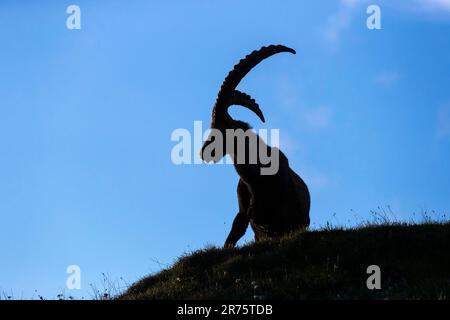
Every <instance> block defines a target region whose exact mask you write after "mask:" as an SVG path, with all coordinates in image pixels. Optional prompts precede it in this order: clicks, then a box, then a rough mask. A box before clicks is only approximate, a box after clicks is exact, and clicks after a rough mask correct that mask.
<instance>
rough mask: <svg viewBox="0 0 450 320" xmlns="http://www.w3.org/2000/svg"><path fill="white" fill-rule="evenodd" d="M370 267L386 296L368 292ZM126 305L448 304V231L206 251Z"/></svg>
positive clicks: (143, 285)
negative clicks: (153, 301)
mask: <svg viewBox="0 0 450 320" xmlns="http://www.w3.org/2000/svg"><path fill="white" fill-rule="evenodd" d="M369 265H378V266H379V267H380V268H381V289H380V290H368V289H367V286H366V281H367V278H368V277H369V276H370V274H367V273H366V270H367V267H368V266H369ZM119 298H120V299H449V298H450V224H449V223H445V224H431V223H430V224H421V225H406V224H405V225H403V224H397V225H379V226H367V227H362V228H356V229H349V230H343V229H330V230H322V231H312V232H305V233H298V234H293V235H290V236H287V237H285V238H283V239H279V240H272V241H265V242H260V243H251V244H249V245H246V246H243V247H241V248H236V249H219V248H206V249H204V250H200V251H197V252H194V253H192V254H190V255H186V256H183V257H181V258H180V259H179V260H178V261H177V262H176V263H175V264H174V265H173V266H172V267H170V268H168V269H165V270H163V271H161V272H159V273H157V274H155V275H151V276H149V277H146V278H144V279H142V280H140V281H138V282H137V283H135V284H134V285H132V286H131V287H130V288H129V289H128V290H127V292H125V293H124V294H123V295H121V296H120V297H119Z"/></svg>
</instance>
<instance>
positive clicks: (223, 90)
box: [212, 45, 295, 123]
mask: <svg viewBox="0 0 450 320" xmlns="http://www.w3.org/2000/svg"><path fill="white" fill-rule="evenodd" d="M280 52H290V53H292V54H295V50H294V49H291V48H288V47H285V46H283V45H270V46H268V47H262V48H261V49H259V50H255V51H253V52H252V53H250V54H249V55H247V56H246V57H245V58H244V59H242V60H241V61H239V63H238V64H237V65H235V66H234V68H233V70H231V71H230V72H229V73H228V75H227V77H226V78H225V80H224V81H223V83H222V86H221V87H220V90H219V94H218V95H217V99H216V104H215V105H214V109H213V114H212V122H213V123H214V122H215V120H216V116H219V117H222V118H226V117H227V116H228V114H227V113H226V109H227V107H228V106H229V99H230V96H231V94H232V93H233V92H234V89H235V88H236V87H237V86H238V84H239V82H241V80H242V79H243V78H244V77H245V76H246V75H247V73H249V72H250V70H252V69H253V68H254V67H255V66H256V65H257V64H259V63H260V62H261V61H263V60H264V59H267V58H269V57H270V56H273V55H274V54H277V53H280ZM228 117H229V116H228Z"/></svg>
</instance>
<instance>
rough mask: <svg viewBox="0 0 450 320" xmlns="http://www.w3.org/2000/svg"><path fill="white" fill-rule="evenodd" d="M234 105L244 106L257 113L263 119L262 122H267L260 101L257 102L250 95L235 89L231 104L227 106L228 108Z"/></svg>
mask: <svg viewBox="0 0 450 320" xmlns="http://www.w3.org/2000/svg"><path fill="white" fill-rule="evenodd" d="M232 105H239V106H243V107H245V108H247V109H249V110H251V111H253V112H254V113H256V115H257V116H258V117H259V118H260V119H261V121H262V122H266V120H265V119H264V115H263V113H262V111H261V109H260V108H259V105H258V103H256V101H255V99H253V98H252V97H250V96H249V95H248V94H246V93H244V92H241V91H239V90H234V91H233V95H232V97H231V101H230V104H229V105H228V106H227V107H226V109H228V108H229V107H230V106H232Z"/></svg>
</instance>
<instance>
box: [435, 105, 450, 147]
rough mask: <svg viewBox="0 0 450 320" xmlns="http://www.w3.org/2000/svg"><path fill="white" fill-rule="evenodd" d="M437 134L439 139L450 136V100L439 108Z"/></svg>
mask: <svg viewBox="0 0 450 320" xmlns="http://www.w3.org/2000/svg"><path fill="white" fill-rule="evenodd" d="M436 134H437V138H438V139H445V138H449V137H450V102H448V103H446V104H444V105H442V106H440V107H439V108H438V110H437V121H436Z"/></svg>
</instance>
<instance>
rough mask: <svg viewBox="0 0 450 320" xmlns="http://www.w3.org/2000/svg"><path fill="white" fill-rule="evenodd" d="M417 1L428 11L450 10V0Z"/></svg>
mask: <svg viewBox="0 0 450 320" xmlns="http://www.w3.org/2000/svg"><path fill="white" fill-rule="evenodd" d="M416 3H417V4H418V5H419V6H420V7H421V8H422V9H424V10H427V11H441V10H444V11H447V12H450V0H416Z"/></svg>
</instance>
